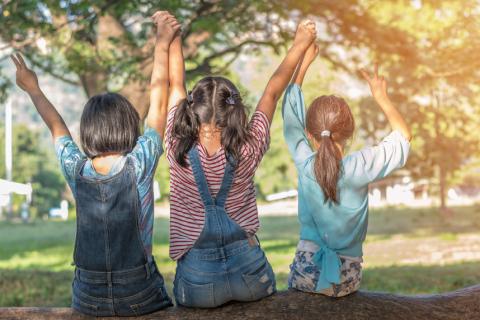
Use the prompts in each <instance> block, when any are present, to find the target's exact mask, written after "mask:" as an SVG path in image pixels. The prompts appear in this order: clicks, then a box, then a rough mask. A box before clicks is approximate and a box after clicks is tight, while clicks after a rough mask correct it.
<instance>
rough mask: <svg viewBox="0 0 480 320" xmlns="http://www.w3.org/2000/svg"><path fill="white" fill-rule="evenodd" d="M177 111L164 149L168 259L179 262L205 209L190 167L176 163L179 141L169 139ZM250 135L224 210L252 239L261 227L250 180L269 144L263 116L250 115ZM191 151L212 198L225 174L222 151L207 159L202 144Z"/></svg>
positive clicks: (171, 117)
mask: <svg viewBox="0 0 480 320" xmlns="http://www.w3.org/2000/svg"><path fill="white" fill-rule="evenodd" d="M176 110H177V108H176V107H174V108H172V109H171V110H170V112H169V115H168V120H167V132H166V134H165V147H166V148H165V149H166V151H167V159H168V161H169V163H170V257H171V258H172V259H174V260H178V259H180V258H181V257H182V256H183V254H185V253H186V252H187V251H188V250H189V249H190V248H191V247H192V246H193V244H194V243H195V241H196V240H197V239H198V237H199V236H200V233H201V232H202V229H203V225H204V221H205V208H204V205H203V202H202V200H201V197H200V193H199V191H198V189H197V185H196V182H195V178H194V176H193V172H192V169H191V168H190V165H188V166H187V167H186V168H184V167H182V166H180V165H179V164H178V163H177V162H176V160H175V152H174V151H175V145H176V143H177V142H178V141H176V140H175V139H172V136H171V132H172V127H173V120H174V117H175V112H176ZM249 132H250V134H251V137H252V139H250V141H248V142H246V143H245V144H244V145H243V147H242V150H241V154H242V157H241V159H240V160H239V164H238V167H237V168H236V170H235V178H234V180H233V184H232V187H231V189H230V192H229V195H228V197H227V201H226V203H225V208H226V211H227V213H228V215H229V216H230V217H231V218H232V219H233V220H234V221H235V222H236V223H238V224H239V225H240V227H242V228H243V229H244V230H245V231H246V232H247V233H248V234H250V235H253V234H255V233H256V232H257V230H258V228H259V226H260V223H259V220H258V211H257V201H256V197H255V187H254V184H253V177H254V175H255V170H256V169H257V167H258V165H259V164H260V161H261V160H262V157H263V155H264V154H265V152H266V151H267V149H268V145H269V143H270V123H269V121H268V118H267V117H266V116H265V114H263V113H262V112H260V111H257V112H255V113H254V114H253V116H252V118H251V120H250V124H249ZM193 147H194V148H198V151H199V153H200V161H201V163H202V168H203V170H204V172H205V176H206V179H207V183H208V187H209V189H210V193H211V194H212V196H215V195H216V194H217V192H218V191H219V189H220V186H221V183H222V179H223V175H224V171H225V164H226V157H225V151H224V149H223V147H222V148H220V149H219V150H218V151H217V152H216V153H215V154H214V155H212V156H208V153H207V151H206V149H205V148H204V147H203V146H202V145H201V144H199V143H196V144H195V145H194V146H193ZM187 163H189V161H188V158H187Z"/></svg>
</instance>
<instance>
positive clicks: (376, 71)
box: [374, 63, 378, 78]
mask: <svg viewBox="0 0 480 320" xmlns="http://www.w3.org/2000/svg"><path fill="white" fill-rule="evenodd" d="M374 70H375V71H374V75H375V78H377V77H378V63H375V69H374Z"/></svg>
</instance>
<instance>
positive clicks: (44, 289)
mask: <svg viewBox="0 0 480 320" xmlns="http://www.w3.org/2000/svg"><path fill="white" fill-rule="evenodd" d="M163 276H164V277H165V282H166V285H167V290H168V292H169V294H170V295H172V283H173V277H174V274H173V273H172V272H167V273H163ZM72 277H73V273H72V272H67V271H62V272H48V271H36V270H21V271H18V270H9V269H0V292H1V293H2V294H1V295H0V307H7V306H38V307H41V306H45V307H49V306H50V307H51V306H55V307H66V306H69V305H70V299H71V281H72ZM276 277H277V288H278V290H285V289H286V287H287V277H288V274H287V273H285V272H281V273H277V275H276ZM478 283H480V261H478V262H469V263H463V264H453V265H446V266H392V267H382V268H371V269H365V270H364V278H363V282H362V287H361V289H362V290H368V291H380V292H391V293H401V294H426V293H440V292H447V291H452V290H456V289H460V288H463V287H466V286H470V285H474V284H478Z"/></svg>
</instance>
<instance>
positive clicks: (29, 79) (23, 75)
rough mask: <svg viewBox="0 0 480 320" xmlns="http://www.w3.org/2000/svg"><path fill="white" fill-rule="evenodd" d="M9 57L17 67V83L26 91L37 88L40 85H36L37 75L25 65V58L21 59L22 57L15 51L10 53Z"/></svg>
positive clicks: (32, 90)
mask: <svg viewBox="0 0 480 320" xmlns="http://www.w3.org/2000/svg"><path fill="white" fill-rule="evenodd" d="M10 58H11V59H12V61H13V63H15V67H16V68H17V72H16V79H17V85H18V86H19V87H20V88H21V89H22V90H24V91H26V92H27V93H31V92H34V91H36V90H39V89H40V87H39V85H38V78H37V75H36V74H35V72H33V71H32V70H30V69H29V68H28V67H27V64H26V63H25V60H23V57H22V56H21V55H20V54H19V53H17V54H12V55H11V56H10Z"/></svg>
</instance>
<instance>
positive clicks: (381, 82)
mask: <svg viewBox="0 0 480 320" xmlns="http://www.w3.org/2000/svg"><path fill="white" fill-rule="evenodd" d="M360 73H361V74H362V76H363V78H364V79H365V80H367V82H368V85H369V87H370V91H371V92H372V95H373V97H374V98H375V100H376V101H377V102H379V103H381V102H382V101H383V100H385V99H388V94H387V81H386V80H385V78H384V77H383V76H379V75H378V64H375V67H374V72H373V77H371V76H370V75H369V74H368V72H367V71H366V70H365V69H360Z"/></svg>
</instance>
